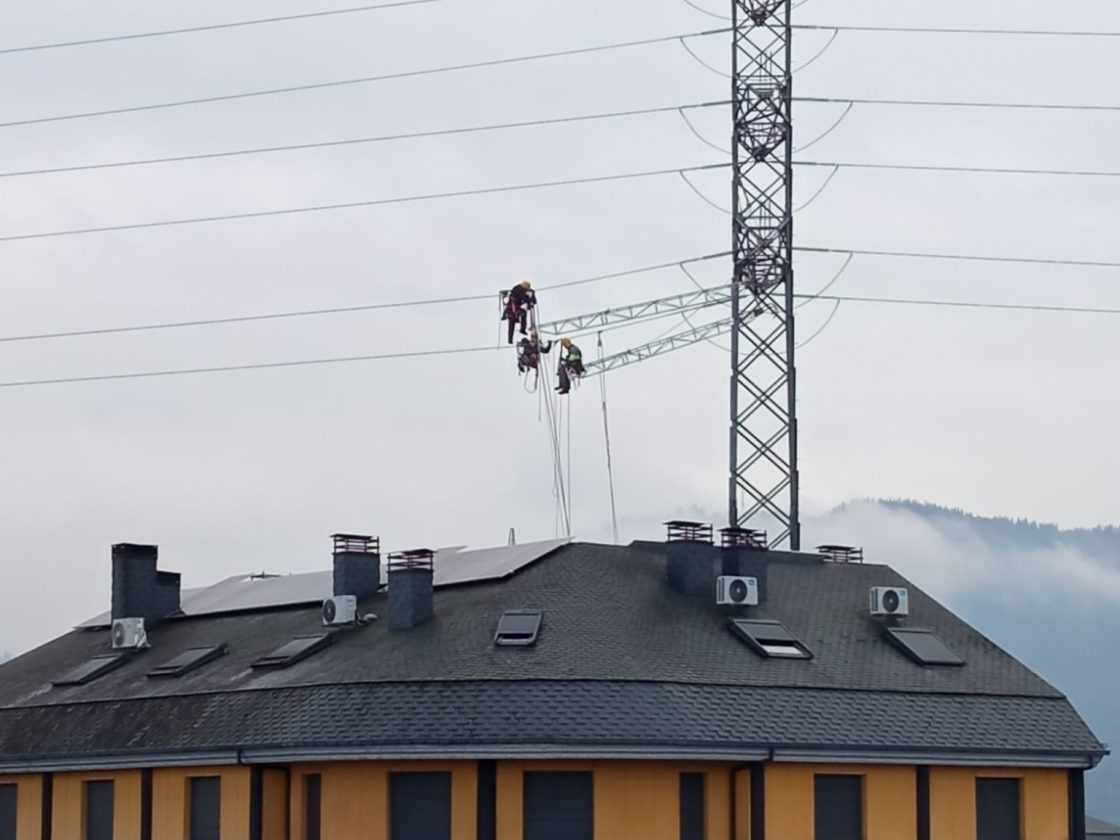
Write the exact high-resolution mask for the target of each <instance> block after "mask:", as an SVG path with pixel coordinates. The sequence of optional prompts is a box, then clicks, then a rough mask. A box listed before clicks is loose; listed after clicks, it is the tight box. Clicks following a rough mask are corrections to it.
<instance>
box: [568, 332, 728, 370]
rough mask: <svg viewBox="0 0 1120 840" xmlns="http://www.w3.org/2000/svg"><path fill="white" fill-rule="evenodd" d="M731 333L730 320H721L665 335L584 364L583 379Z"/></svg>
mask: <svg viewBox="0 0 1120 840" xmlns="http://www.w3.org/2000/svg"><path fill="white" fill-rule="evenodd" d="M730 331H731V319H730V318H721V319H720V320H718V321H712V322H711V323H708V324H701V325H700V326H697V327H694V328H693V329H690V330H685V331H684V332H679V333H674V334H673V335H667V336H665V337H664V338H658V339H656V340H654V341H651V342H649V343H648V344H642V345H640V346H638V347H631V348H630V349H629V350H624V351H623V352H621V353H615V354H613V355H610V356H604V357H603V358H601V359H595V360H594V361H591V362H586V363H585V364H584V369H585V371H586V372H585V373H584V374H583V378H585V379H586V378H588V377H591V376H598V375H599V374H600V373H606V372H607V371H608V370H614V369H616V368H620V367H626V366H627V365H632V364H634V363H635V362H644V361H645V360H646V359H650V358H653V357H654V356H660V355H662V354H664V353H671V352H672V351H674V350H680V349H682V348H684V347H690V346H691V345H693V344H698V343H700V342H701V341H707V340H708V339H709V338H715V337H716V336H720V335H723V334H724V333H727V332H730Z"/></svg>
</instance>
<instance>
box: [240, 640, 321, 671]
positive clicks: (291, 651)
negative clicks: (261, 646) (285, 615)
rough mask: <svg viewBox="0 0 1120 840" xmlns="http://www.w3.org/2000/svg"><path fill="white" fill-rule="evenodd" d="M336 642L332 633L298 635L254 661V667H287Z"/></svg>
mask: <svg viewBox="0 0 1120 840" xmlns="http://www.w3.org/2000/svg"><path fill="white" fill-rule="evenodd" d="M332 642H334V636H333V635H332V634H330V633H319V634H318V635H315V636H296V637H295V638H294V639H292V640H291V641H290V642H288V643H287V644H283V645H281V646H280V647H278V648H277V649H276V650H274V651H273V652H272V653H270V654H267V655H266V656H262V657H261V658H260V659H258V660H257V661H256V662H254V663H253V667H254V668H287V667H288V666H289V665H294V664H295V663H297V662H299V661H300V660H301V659H306V658H307V657H309V656H311V655H312V654H315V653H318V652H319V651H321V650H322V649H323V648H325V647H327V646H328V645H330V644H331V643H332Z"/></svg>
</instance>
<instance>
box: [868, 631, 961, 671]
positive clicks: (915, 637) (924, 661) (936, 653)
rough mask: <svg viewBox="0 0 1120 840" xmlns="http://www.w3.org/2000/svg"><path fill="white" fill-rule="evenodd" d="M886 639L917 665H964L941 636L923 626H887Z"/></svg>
mask: <svg viewBox="0 0 1120 840" xmlns="http://www.w3.org/2000/svg"><path fill="white" fill-rule="evenodd" d="M886 634H887V640H888V641H889V642H891V643H892V644H893V645H894V646H895V647H897V648H898V649H899V650H901V651H902V652H903V653H905V654H906V655H907V656H909V657H910V658H911V659H913V660H914V661H915V662H917V663H918V664H919V665H964V660H963V659H961V658H960V657H959V656H957V654H955V653H953V651H952V650H951V649H950V648H949V646H948V645H947V644H945V642H944V641H942V639H941V637H940V636H938V635H937V634H936V633H934V632H933V631H932V630H930V629H928V628H925V627H887V628H886Z"/></svg>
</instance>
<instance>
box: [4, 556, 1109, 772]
mask: <svg viewBox="0 0 1120 840" xmlns="http://www.w3.org/2000/svg"><path fill="white" fill-rule="evenodd" d="M664 566H665V564H664V559H663V558H662V557H660V556H658V554H657V553H655V552H652V551H643V550H639V549H637V548H634V547H631V548H616V547H607V546H599V545H589V544H576V545H570V546H567V547H564V548H561V549H559V550H557V551H556V552H554V553H553V554H552V555H551V556H549V557H548V558H547V559H545V560H542V561H540V562H538V563H536V564H535V565H533V566H530V567H528V568H526V569H524V570H522V571H520V572H519V573H518V574H516V575H514V576H513V577H511V578H509V579H507V580H505V581H501V582H488V583H481V584H474V585H470V586H461V587H449V588H443V589H440V590H437V592H436V595H435V604H436V617H435V619H434V620H433V621H431V622H430V623H428V624H425V625H423V626H420V627H417V628H413V629H410V630H403V631H389V630H388V628H387V627H386V626H385V625H384V624H383V623H382V622H375V623H374V624H372V625H370V626H367V627H363V628H357V629H353V630H344V631H341V632H339V633H337V634H336V637H335V644H334V645H333V646H331V647H329V648H327V649H326V650H324V651H322V652H321V653H318V654H316V655H315V656H313V657H311V658H309V659H307V660H305V661H303V662H300V663H298V664H296V665H293V666H292V667H290V668H287V669H282V670H254V669H252V668H251V667H250V666H251V663H252V662H253V660H255V659H257V658H258V657H260V656H262V655H263V654H266V653H269V652H271V651H272V650H274V649H275V648H277V647H279V646H280V645H281V644H283V643H284V642H285V641H287V640H288V639H289V638H291V637H293V636H296V635H303V634H309V633H317V632H323V631H324V628H323V627H322V626H321V623H320V620H319V610H318V608H317V607H314V608H309V607H300V608H286V609H275V610H269V611H258V612H250V613H244V614H236V615H223V616H212V617H198V618H189V619H182V620H177V621H171V622H168V623H166V624H164V625H162V626H160V627H158V628H155V629H154V630H153V631H152V632H151V633H150V634H149V639H150V641H151V643H152V645H153V647H152V649H151V650H149V651H146V652H144V653H141V654H139V655H137V656H135V657H134V658H133V659H132V660H131V661H129V662H128V663H127V664H125V665H123V666H122V667H120V668H118V669H117V670H115V671H113V672H111V673H110V674H108V675H106V676H104V677H102V678H100V679H98V680H94V681H93V682H91V683H89V684H87V685H84V686H74V687H66V688H53V689H52V688H51V687H50V686H49V682H48V681H49V679H50V678H52V677H55V676H58V675H60V674H61V673H62V672H64V671H66V670H68V669H69V668H72V667H74V666H75V665H78V664H80V663H82V662H83V661H85V660H87V659H89V658H90V657H91V656H94V655H96V654H98V653H104V652H106V650H107V648H108V633H107V632H106V631H103V630H86V631H75V632H72V633H69V634H67V635H66V636H63V637H61V638H59V639H56V640H54V641H53V642H50V643H48V644H46V645H44V646H43V647H41V648H39V649H37V650H35V651H33V652H31V653H29V654H27V655H25V656H23V657H20V658H18V659H16V660H13V661H11V662H10V663H8V664H6V665H4V666H2V667H0V763H2V762H4V761H5V760H14V759H15V758H16V757H21V756H33V755H39V756H44V755H48V754H51V755H55V756H65V755H72V756H76V755H92V754H101V755H105V754H109V753H120V752H129V751H145V752H167V751H179V750H209V749H226V748H236V747H262V748H263V747H268V748H275V749H288V748H290V749H305V748H312V747H316V746H319V747H323V746H327V745H335V746H337V745H343V744H345V745H354V746H358V745H365V746H369V747H373V746H379V747H382V748H387V747H389V746H394V748H398V749H401V750H404V749H405V748H408V749H413V750H415V749H423V748H425V747H431V748H435V747H440V748H450V747H452V746H455V747H457V748H463V749H467V748H469V747H471V746H472V745H473V746H474V747H475V748H482V747H483V746H492V747H498V746H502V747H512V746H515V745H521V746H522V747H525V748H526V750H527V749H528V747H529V746H532V745H536V746H537V747H540V746H541V745H544V744H548V745H551V746H552V747H553V748H559V747H563V748H564V749H574V748H577V747H581V746H582V748H586V749H590V746H591V745H596V746H597V747H598V748H605V747H608V746H610V747H612V748H618V749H622V748H627V749H631V748H632V749H636V750H640V749H653V748H655V747H656V748H658V749H662V748H665V749H669V748H672V749H677V748H685V747H687V748H689V749H693V750H700V751H706V752H712V751H718V750H727V749H748V748H766V749H768V748H770V747H774V746H780V747H783V748H794V747H797V748H801V749H818V748H820V749H824V750H847V751H849V752H852V751H861V750H871V751H882V750H893V751H896V752H905V751H910V752H913V751H915V750H919V751H940V752H945V753H950V752H967V753H971V754H981V753H985V752H988V753H991V754H993V755H994V754H1011V753H1016V754H1027V753H1029V754H1031V755H1033V756H1036V757H1039V756H1046V755H1054V756H1057V755H1062V756H1066V757H1067V758H1068V756H1070V755H1080V756H1082V759H1081V760H1082V762H1084V761H1085V759H1084V757H1085V756H1095V755H1099V754H1100V753H1101V752H1102V747H1101V745H1100V744H1099V743H1098V742H1097V741H1096V739H1095V738H1094V737H1093V736H1092V734H1091V733H1090V732H1089V730H1088V729H1087V728H1086V727H1085V725H1084V723H1083V722H1082V721H1081V720H1080V718H1079V717H1078V716H1077V714H1076V713H1075V712H1074V710H1073V709H1072V707H1071V706H1070V705H1069V704H1068V702H1067V701H1066V700H1065V699H1064V697H1063V696H1062V695H1061V694H1060V693H1059V692H1058V691H1057V690H1055V689H1054V688H1053V687H1052V686H1050V685H1048V684H1047V683H1046V682H1045V681H1043V680H1042V679H1040V678H1039V677H1038V676H1037V675H1035V674H1034V673H1032V672H1031V671H1030V670H1029V669H1027V668H1026V667H1024V666H1023V665H1022V664H1020V663H1019V662H1017V661H1016V660H1015V659H1013V658H1012V657H1011V656H1009V655H1008V654H1007V653H1005V652H1004V651H1002V650H1000V649H999V648H998V647H996V646H995V645H993V644H992V643H991V642H990V641H988V640H987V639H985V638H984V637H983V636H981V635H980V634H979V633H977V632H976V631H975V630H973V629H972V628H970V627H968V626H967V625H966V624H964V623H963V622H961V621H960V620H959V619H957V618H956V617H954V616H953V615H952V614H951V613H949V612H948V611H947V610H945V609H944V608H943V607H941V606H940V605H938V604H937V603H936V602H934V601H933V600H932V599H930V598H929V597H928V596H926V595H925V594H924V593H922V592H921V591H920V590H918V589H917V588H916V587H914V586H913V585H911V584H909V583H908V582H907V581H905V580H904V579H903V578H901V577H900V576H899V575H898V574H896V573H895V572H893V571H892V570H890V569H889V568H887V567H885V566H876V565H839V564H829V563H794V562H775V563H772V564H771V565H770V567H769V581H768V586H769V598H768V600H767V601H765V602H763V604H762V605H760V606H759V607H757V608H755V609H752V610H751V617H758V618H773V619H778V620H781V621H782V622H784V623H785V625H786V627H787V628H789V630H790V631H791V632H793V633H794V635H796V636H797V637H799V638H800V639H801V640H802V641H803V642H804V643H805V644H806V645H807V646H808V647H809V649H810V650H811V651H812V652H813V654H814V658H813V659H811V660H808V661H781V660H774V659H763V658H761V657H759V656H757V655H756V654H754V653H753V652H751V651H750V650H749V649H748V648H747V647H746V646H745V645H744V644H743V643H741V642H740V641H739V640H738V639H736V638H735V637H734V636H733V635H732V634H731V633H729V632H728V630H727V623H726V622H727V619H726V615H725V613H724V612H722V610H721V609H720V608H717V607H716V606H715V605H714V603H712V602H711V601H712V599H709V598H695V597H687V596H683V595H680V594H678V593H677V592H675V591H674V590H672V589H670V588H669V587H668V586H667V585H666V583H665V572H664ZM873 585H904V586H908V587H909V589H910V608H911V616H910V621H909V623H910V624H911V625H912V626H926V627H930V628H932V629H934V630H935V631H936V632H937V633H938V634H939V635H940V636H941V637H942V638H943V639H944V640H945V641H946V642H947V643H948V645H949V646H950V647H951V648H953V649H954V650H955V651H956V652H957V653H958V654H960V655H961V656H962V657H963V658H964V659H965V660H966V662H967V665H965V666H964V667H962V668H922V667H920V666H918V665H916V664H914V663H913V662H912V661H911V660H909V659H907V658H906V657H905V656H903V655H902V654H901V653H899V652H898V651H897V650H895V649H894V648H893V647H891V646H890V645H888V644H887V643H886V642H884V641H883V640H882V639H881V638H880V632H881V628H880V627H879V625H878V624H876V623H875V622H873V621H872V620H871V619H869V618H868V617H867V591H868V588H869V587H870V586H873ZM385 597H386V596H385V595H384V593H381V594H379V595H377V596H375V597H373V598H371V599H367V601H365V602H363V611H365V610H372V611H373V612H377V613H383V612H384V610H385V603H384V602H385ZM517 608H539V609H542V610H543V611H544V622H543V626H542V630H541V634H540V639H539V641H538V643H537V645H536V646H535V647H532V648H520V649H519V648H496V647H494V646H493V644H492V638H493V633H494V629H495V626H496V625H497V621H498V618H499V616H500V615H501V613H502V611H503V610H506V609H517ZM222 642H228V643H229V645H230V649H229V653H228V654H227V655H226V656H224V657H222V658H220V659H218V660H217V661H215V662H211V663H210V664H208V665H206V666H204V667H202V668H200V669H198V670H197V671H194V672H191V673H189V674H187V675H185V676H183V677H180V678H177V679H159V680H156V679H149V678H147V677H146V676H145V675H146V673H147V671H148V670H150V669H151V668H153V667H154V666H156V665H158V664H161V663H162V662H165V661H167V660H168V659H170V658H172V657H173V656H175V655H177V654H179V653H181V652H182V651H183V650H185V649H186V648H188V647H191V646H198V645H203V644H218V643H222ZM32 732H34V733H36V735H35V737H34V738H31V737H29V733H32ZM402 733H404V734H403V736H402ZM419 739H423V743H421V742H420V741H419ZM1063 760H1064V759H1063Z"/></svg>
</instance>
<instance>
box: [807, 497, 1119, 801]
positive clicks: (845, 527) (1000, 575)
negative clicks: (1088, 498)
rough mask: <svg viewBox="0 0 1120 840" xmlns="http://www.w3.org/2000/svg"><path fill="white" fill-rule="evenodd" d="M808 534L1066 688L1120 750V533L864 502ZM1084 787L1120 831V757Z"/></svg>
mask: <svg viewBox="0 0 1120 840" xmlns="http://www.w3.org/2000/svg"><path fill="white" fill-rule="evenodd" d="M806 525H807V530H808V531H810V532H811V535H812V536H813V538H814V541H821V542H823V541H826V540H831V539H833V538H837V537H840V538H843V539H841V540H840V541H845V540H846V541H848V542H850V543H851V544H856V545H862V546H864V548H865V550H866V552H867V559H868V562H883V563H887V564H889V565H891V566H894V567H895V568H897V569H898V570H899V571H901V572H902V573H903V574H905V575H906V576H907V577H908V578H910V580H912V581H913V582H914V584H915V585H917V586H920V587H922V588H923V589H925V590H926V591H928V592H930V594H932V595H934V596H935V597H936V598H938V599H939V600H941V601H942V602H943V603H945V604H946V605H947V606H948V607H950V608H951V609H953V610H954V611H955V612H957V613H958V614H959V615H961V616H962V617H963V618H964V619H965V620H966V621H968V622H969V623H970V624H972V625H973V626H974V627H976V628H977V629H978V630H980V631H981V632H982V633H984V634H985V635H986V636H988V637H989V638H990V639H992V640H993V641H994V642H995V643H996V644H998V645H1000V646H1001V647H1003V648H1004V649H1005V650H1007V651H1008V652H1010V653H1011V654H1013V655H1014V656H1016V657H1017V658H1019V659H1020V660H1022V661H1023V662H1024V663H1026V664H1027V665H1028V666H1029V667H1030V668H1032V669H1033V670H1035V671H1036V672H1037V673H1038V674H1040V675H1041V676H1042V677H1043V678H1044V679H1046V680H1048V681H1049V682H1051V683H1052V684H1054V685H1055V686H1057V687H1058V688H1059V689H1060V690H1061V691H1063V692H1064V693H1065V694H1066V695H1067V696H1068V697H1069V698H1070V700H1071V701H1072V702H1073V704H1074V706H1075V707H1076V708H1077V710H1078V711H1079V712H1080V713H1081V715H1082V717H1084V718H1085V720H1086V722H1087V723H1088V724H1089V726H1090V727H1091V728H1092V729H1093V731H1094V732H1095V733H1096V735H1097V737H1098V738H1100V739H1101V740H1102V741H1104V742H1105V743H1106V744H1109V745H1110V746H1111V747H1112V748H1113V749H1114V750H1120V714H1117V711H1116V710H1117V707H1118V705H1120V657H1117V655H1116V651H1117V650H1120V528H1116V527H1111V526H1110V527H1100V528H1091V529H1070V530H1064V529H1062V528H1059V527H1058V526H1056V525H1050V524H1044V523H1038V522H1031V521H1027V520H1016V519H1004V518H996V517H981V516H974V515H972V514H970V513H967V512H965V511H962V510H953V509H949V508H945V507H940V506H937V505H931V504H924V503H920V502H913V501H877V502H873V501H865V502H854V503H850V504H846V505H842V506H841V507H839V508H836V509H835V510H833V511H831V512H830V513H829V514H827V515H826V516H824V517H822V518H820V519H818V520H814V521H812V522H810V523H806ZM816 537H820V538H821V539H820V540H816V539H815V538H816ZM1085 785H1086V799H1087V810H1088V812H1089V813H1090V814H1091V815H1093V816H1096V817H1100V818H1102V819H1106V820H1109V821H1112V822H1120V757H1117V756H1111V757H1109V758H1106V759H1105V760H1104V762H1102V763H1101V765H1100V766H1099V767H1098V768H1096V769H1095V770H1093V771H1091V772H1090V773H1088V774H1087V775H1086V782H1085Z"/></svg>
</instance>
